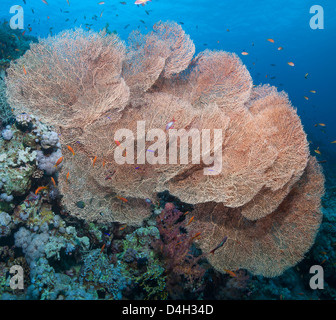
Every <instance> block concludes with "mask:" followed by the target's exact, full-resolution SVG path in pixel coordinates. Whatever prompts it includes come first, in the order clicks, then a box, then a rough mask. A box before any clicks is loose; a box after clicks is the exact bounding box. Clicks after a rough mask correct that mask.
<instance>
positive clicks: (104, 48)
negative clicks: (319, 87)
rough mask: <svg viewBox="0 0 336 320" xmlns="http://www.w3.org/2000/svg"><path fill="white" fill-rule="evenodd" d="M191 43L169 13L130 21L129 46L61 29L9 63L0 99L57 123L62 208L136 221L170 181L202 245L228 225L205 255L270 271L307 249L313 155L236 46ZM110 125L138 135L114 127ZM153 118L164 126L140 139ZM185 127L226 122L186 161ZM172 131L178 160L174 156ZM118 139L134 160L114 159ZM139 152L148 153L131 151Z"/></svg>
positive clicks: (316, 206) (295, 121)
mask: <svg viewBox="0 0 336 320" xmlns="http://www.w3.org/2000/svg"><path fill="white" fill-rule="evenodd" d="M194 53H195V47H194V45H193V43H192V41H191V40H190V38H189V36H188V35H186V34H185V33H184V31H183V30H182V28H181V26H179V25H178V24H176V23H170V22H168V23H163V22H159V23H157V24H156V25H154V27H153V31H152V32H150V33H148V34H147V35H142V34H140V33H139V32H133V33H132V34H131V36H130V39H129V42H128V45H127V46H126V45H125V44H123V43H122V42H121V41H120V40H119V39H118V37H117V36H116V35H114V34H106V33H105V32H100V33H95V32H93V31H90V32H85V31H83V30H81V29H76V30H74V31H65V32H63V33H61V34H59V35H57V36H55V37H49V38H47V39H41V40H40V42H39V43H38V44H32V46H31V49H30V50H29V51H27V53H26V54H25V55H24V56H23V57H21V58H20V59H19V60H17V61H16V62H14V63H12V64H11V66H10V68H9V69H8V76H7V78H6V85H7V93H8V101H9V103H10V104H11V105H15V106H16V111H19V112H30V113H33V114H35V115H38V116H39V117H40V118H41V120H42V121H45V122H46V123H48V124H52V125H54V126H55V130H56V131H57V132H58V133H59V134H60V140H61V143H62V144H63V149H64V150H62V153H63V155H64V161H63V163H62V168H61V172H60V179H59V187H60V190H61V192H62V194H63V199H62V201H63V203H64V205H65V207H66V208H67V209H68V210H69V211H70V212H71V214H75V215H78V216H79V217H81V218H83V219H87V220H95V221H101V222H105V221H117V222H122V223H128V224H130V225H132V224H133V225H136V224H140V223H141V221H142V220H143V219H144V218H145V217H146V216H148V215H149V213H150V212H149V210H148V202H147V201H146V199H147V198H150V199H152V200H153V199H154V197H155V195H156V193H157V192H162V191H165V190H168V191H169V192H170V193H171V194H172V195H174V196H176V197H178V198H179V199H180V200H181V201H183V202H187V203H191V204H193V205H195V219H198V220H199V223H200V224H202V226H203V229H204V231H203V233H202V238H201V240H198V243H199V246H200V248H201V249H202V250H203V252H204V253H205V254H207V252H209V251H210V250H212V249H214V248H215V247H217V246H218V244H220V243H221V241H222V239H223V238H224V237H227V241H226V243H225V244H224V245H223V246H222V247H220V248H218V250H216V251H215V252H214V254H213V255H208V258H209V261H210V262H211V263H212V264H213V265H214V267H215V268H216V269H218V270H222V269H223V268H224V269H237V268H246V269H248V270H249V271H251V272H253V273H255V274H262V275H265V276H276V275H279V274H281V273H282V272H283V271H284V270H285V269H286V268H288V267H290V266H292V265H295V264H296V263H297V262H298V261H300V260H301V259H302V258H303V256H304V254H305V253H306V252H307V251H308V249H309V248H310V246H311V245H312V243H313V241H314V238H315V235H316V232H317V230H318V228H319V225H320V222H321V214H320V197H321V195H322V193H323V175H322V173H321V170H320V167H319V165H318V164H317V163H316V161H315V159H314V158H310V156H309V149H308V143H307V139H306V135H305V133H304V131H303V127H302V125H301V121H300V119H299V117H298V115H297V114H296V111H295V109H294V108H293V107H292V106H291V103H290V101H289V99H288V97H287V95H286V94H285V93H283V92H281V93H279V92H277V90H276V88H274V87H270V86H268V85H264V86H257V87H254V86H253V83H252V79H251V76H250V74H249V72H248V70H247V69H246V67H245V66H244V65H243V64H242V62H241V61H240V59H239V58H238V57H237V56H236V55H235V54H231V53H226V52H211V51H208V50H206V51H204V52H201V53H199V54H198V55H197V56H196V57H194V58H193V56H194ZM22 65H24V66H25V72H24V71H23V70H22ZM139 121H145V122H146V128H145V129H144V131H143V132H142V133H140V134H139V130H138V129H139ZM168 124H169V125H168ZM140 125H141V124H140ZM172 128H174V129H175V130H180V131H179V133H180V137H179V138H180V139H178V137H177V136H171V135H170V133H171V131H172V130H171V129H172ZM118 129H127V130H128V131H127V132H128V133H134V132H137V133H138V135H137V136H132V135H131V134H129V136H128V137H127V139H126V140H121V141H118V140H116V138H115V133H116V132H117V130H118ZM151 129H152V130H155V129H161V133H162V132H163V136H161V138H162V139H157V141H155V138H157V137H158V136H156V137H153V136H152V137H148V136H147V137H146V138H147V140H145V141H144V142H142V140H141V139H142V138H144V137H145V136H146V133H147V134H148V132H149V130H151ZM183 129H184V132H183ZM191 129H197V130H199V131H201V130H209V131H211V130H214V132H215V130H216V129H217V130H220V131H221V134H222V137H221V139H218V138H216V136H215V134H213V135H212V134H209V140H210V144H209V143H207V144H206V141H205V140H204V141H203V139H200V140H202V141H201V142H200V147H202V148H201V150H202V161H199V162H197V161H196V162H194V163H191V162H190V161H187V162H185V161H182V160H186V157H188V158H187V160H190V159H191V157H193V156H195V155H194V151H193V148H190V145H189V148H187V149H183V148H182V147H183V144H182V141H183V140H184V141H188V135H189V134H190V132H191ZM189 130H190V131H189ZM202 133H203V132H202ZM192 138H193V143H194V136H193V137H192ZM120 139H121V138H120ZM167 141H168V142H167ZM195 141H197V140H195ZM153 142H154V143H153ZM123 144H125V146H126V147H127V148H126V149H124V147H125V146H124V145H123ZM66 145H68V146H70V147H71V148H72V149H73V150H74V154H72V152H70V151H69V150H68V148H67V147H66ZM171 145H175V146H176V148H177V157H178V158H179V159H180V162H174V163H172V162H171V161H170V160H171V159H170V157H169V156H170V154H169V147H170V146H171ZM149 148H150V149H151V150H149ZM180 148H181V149H180ZM134 149H135V152H133V151H132V150H134ZM139 150H140V152H137V151H139ZM159 150H160V151H162V152H163V153H162V154H163V156H162V155H161V158H160V156H158V155H157V154H158V151H159ZM126 151H127V152H126ZM185 151H186V152H185ZM118 153H119V155H120V157H119V158H122V159H124V160H126V159H128V160H129V159H131V160H132V161H133V162H132V161H130V162H128V163H124V164H122V163H119V162H118V161H117V160H116V158H115V155H116V154H118ZM144 154H145V155H146V157H151V158H152V160H154V162H155V163H154V164H149V163H140V162H139V161H138V160H140V159H141V158H142V157H143V156H144ZM212 155H213V160H216V159H217V160H218V159H219V158H220V159H221V161H222V165H221V168H220V169H219V171H217V172H215V173H211V172H209V171H216V170H212V167H210V163H209V162H206V161H204V158H206V157H204V156H207V157H208V158H209V157H211V156H212ZM206 172H208V174H205V173H206ZM67 173H68V175H67ZM66 175H67V177H66ZM79 202H80V203H81V205H80V206H79V205H78V203H79Z"/></svg>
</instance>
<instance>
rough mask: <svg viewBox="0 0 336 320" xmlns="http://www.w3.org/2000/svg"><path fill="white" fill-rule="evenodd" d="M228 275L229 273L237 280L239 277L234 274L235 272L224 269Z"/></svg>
mask: <svg viewBox="0 0 336 320" xmlns="http://www.w3.org/2000/svg"><path fill="white" fill-rule="evenodd" d="M223 270H224V271H225V272H226V273H228V274H229V275H230V276H231V277H233V278H236V277H237V275H236V274H235V273H234V272H233V271H231V270H227V269H223Z"/></svg>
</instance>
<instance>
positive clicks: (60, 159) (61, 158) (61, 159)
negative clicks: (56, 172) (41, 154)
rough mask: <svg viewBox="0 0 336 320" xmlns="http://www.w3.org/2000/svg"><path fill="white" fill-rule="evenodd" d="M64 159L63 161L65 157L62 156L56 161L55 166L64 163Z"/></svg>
mask: <svg viewBox="0 0 336 320" xmlns="http://www.w3.org/2000/svg"><path fill="white" fill-rule="evenodd" d="M62 161H63V157H60V158H59V159H58V160H57V162H56V164H55V165H54V167H57V166H59V165H60V164H61V163H62Z"/></svg>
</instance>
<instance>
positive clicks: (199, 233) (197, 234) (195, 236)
mask: <svg viewBox="0 0 336 320" xmlns="http://www.w3.org/2000/svg"><path fill="white" fill-rule="evenodd" d="M201 233H202V232H197V233H196V234H195V235H194V236H193V237H192V238H191V240H194V239H196V238H198V237H199V236H200V235H201Z"/></svg>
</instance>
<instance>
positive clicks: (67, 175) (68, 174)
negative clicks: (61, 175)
mask: <svg viewBox="0 0 336 320" xmlns="http://www.w3.org/2000/svg"><path fill="white" fill-rule="evenodd" d="M69 176H70V172H69V171H68V173H67V174H66V179H65V181H68V179H69Z"/></svg>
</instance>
